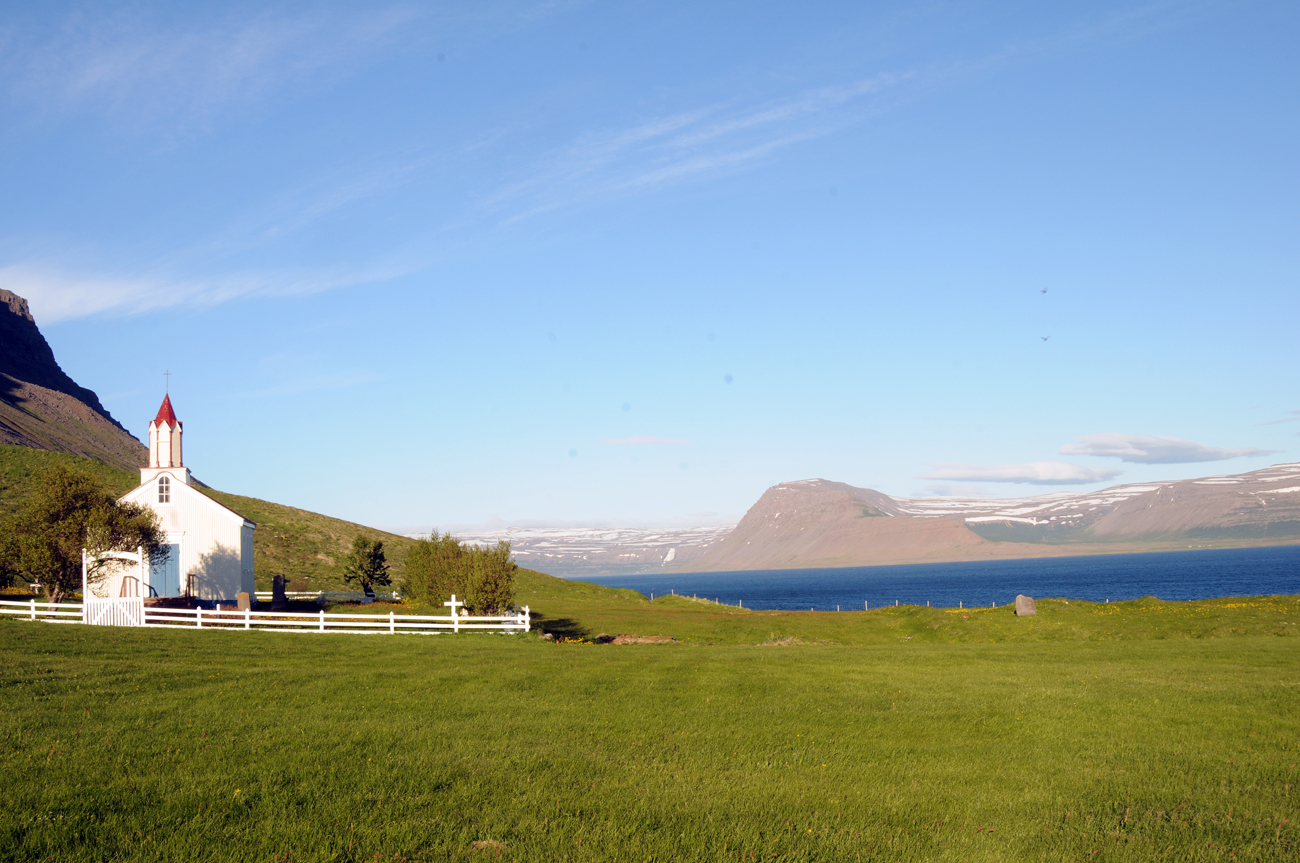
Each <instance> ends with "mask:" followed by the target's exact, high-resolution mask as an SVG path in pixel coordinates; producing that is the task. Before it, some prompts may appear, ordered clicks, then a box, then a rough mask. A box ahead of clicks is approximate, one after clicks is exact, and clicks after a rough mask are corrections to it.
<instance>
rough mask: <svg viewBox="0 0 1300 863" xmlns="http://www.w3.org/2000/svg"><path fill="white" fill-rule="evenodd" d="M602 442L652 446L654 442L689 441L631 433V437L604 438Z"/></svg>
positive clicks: (619, 444) (673, 442)
mask: <svg viewBox="0 0 1300 863" xmlns="http://www.w3.org/2000/svg"><path fill="white" fill-rule="evenodd" d="M602 443H607V444H613V445H615V446H654V445H656V444H676V443H689V441H684V440H676V439H674V438H670V437H653V436H650V435H633V436H632V437H610V438H605V440H603V441H602Z"/></svg>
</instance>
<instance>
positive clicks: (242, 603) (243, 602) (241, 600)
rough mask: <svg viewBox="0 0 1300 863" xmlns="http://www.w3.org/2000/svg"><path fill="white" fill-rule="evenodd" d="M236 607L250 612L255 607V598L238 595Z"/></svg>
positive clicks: (244, 594)
mask: <svg viewBox="0 0 1300 863" xmlns="http://www.w3.org/2000/svg"><path fill="white" fill-rule="evenodd" d="M235 605H236V607H237V608H238V609H239V610H240V611H248V610H249V609H250V608H252V607H253V598H252V597H251V596H249V595H248V594H247V593H240V594H236V596H235Z"/></svg>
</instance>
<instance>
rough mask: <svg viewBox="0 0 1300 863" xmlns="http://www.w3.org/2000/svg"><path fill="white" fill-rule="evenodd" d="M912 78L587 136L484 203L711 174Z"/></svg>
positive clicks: (532, 210) (832, 122)
mask: <svg viewBox="0 0 1300 863" xmlns="http://www.w3.org/2000/svg"><path fill="white" fill-rule="evenodd" d="M915 77H916V75H915V73H911V72H908V73H899V74H889V73H882V74H879V75H876V76H874V77H871V78H867V79H863V80H859V81H854V82H850V83H847V84H842V85H837V86H830V87H820V88H814V89H809V90H805V91H802V92H799V93H796V94H793V95H790V96H786V97H782V98H778V99H773V100H767V101H763V102H759V103H751V104H734V103H731V104H714V105H707V106H703V107H699V108H694V109H691V110H687V111H679V112H674V113H672V114H668V115H665V116H662V117H656V118H652V119H648V120H642V121H640V122H637V123H635V124H632V125H630V126H627V127H623V128H616V129H608V130H605V131H602V132H594V133H588V134H584V135H582V136H579V137H578V138H576V139H574V140H573V141H572V142H571V143H569V144H567V145H565V146H562V147H559V148H557V149H555V150H553V151H552V152H551V153H550V154H548V155H547V156H545V157H543V158H542V159H540V160H538V161H537V162H535V163H534V164H533V165H532V166H530V168H529V169H528V170H527V171H525V172H524V173H523V174H522V175H521V176H519V177H517V178H515V179H514V180H512V181H511V182H508V183H506V184H505V185H503V186H502V187H501V188H499V189H497V190H496V191H495V192H492V193H490V194H487V195H485V196H483V197H482V198H481V199H480V202H479V207H480V208H481V209H483V210H485V211H493V212H497V211H505V212H507V213H508V217H507V218H508V220H515V219H520V218H526V217H528V216H532V215H536V214H539V213H544V212H549V211H552V210H555V209H558V208H560V207H565V206H569V205H572V204H577V203H580V202H583V201H588V200H593V199H602V198H605V197H609V196H614V195H618V194H625V193H628V192H631V191H638V190H646V189H651V188H658V187H663V186H667V185H670V184H674V183H680V182H684V181H687V180H691V179H699V178H705V177H710V176H714V175H717V174H721V173H725V172H727V171H733V170H738V169H741V168H743V167H745V166H747V165H750V164H753V163H756V162H759V161H761V160H762V159H764V158H766V157H768V156H770V155H771V154H773V153H775V152H776V151H778V150H781V149H784V148H787V147H790V146H792V145H794V144H798V143H800V142H803V141H809V140H812V139H814V138H819V137H822V136H824V135H827V134H830V133H831V132H834V131H836V130H838V129H840V128H842V127H844V126H845V125H847V124H849V123H853V122H856V121H858V120H860V119H861V118H862V117H863V116H864V115H865V113H866V112H867V111H868V110H869V108H870V101H869V99H870V97H872V96H878V95H881V94H883V93H886V92H888V91H890V90H894V89H896V88H898V87H899V86H900V85H903V84H905V83H907V82H908V81H910V80H912V79H913V78H915Z"/></svg>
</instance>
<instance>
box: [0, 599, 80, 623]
mask: <svg viewBox="0 0 1300 863" xmlns="http://www.w3.org/2000/svg"><path fill="white" fill-rule="evenodd" d="M0 614H7V615H11V616H13V617H24V618H27V619H28V620H58V621H61V622H63V623H81V622H82V616H81V615H82V611H81V603H79V602H58V603H55V602H45V601H44V600H35V599H31V600H23V601H21V602H14V601H11V600H0Z"/></svg>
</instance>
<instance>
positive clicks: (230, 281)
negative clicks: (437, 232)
mask: <svg viewBox="0 0 1300 863" xmlns="http://www.w3.org/2000/svg"><path fill="white" fill-rule="evenodd" d="M397 275H400V271H396V270H383V269H375V270H370V271H353V272H344V273H340V272H329V273H328V274H327V273H319V272H310V271H288V270H281V271H266V272H260V273H243V274H236V275H232V276H226V277H220V278H213V279H207V280H204V279H183V278H178V279H172V278H168V277H166V276H161V275H160V276H149V277H130V276H126V277H115V276H104V275H79V274H75V273H68V272H64V271H60V270H57V269H54V268H47V267H42V266H38V265H30V264H22V265H14V266H8V267H2V268H0V288H3V289H6V290H10V291H13V292H14V293H16V294H18V295H20V296H23V297H26V298H27V300H28V301H30V303H31V306H32V314H33V316H34V317H36V318H37V320H38V321H39V322H40V323H42V324H46V323H54V322H56V321H62V320H68V319H71V318H83V317H88V316H90V315H96V314H102V313H106V312H115V313H120V314H139V313H142V312H149V311H154V310H157V309H165V308H174V307H177V306H186V305H189V306H213V305H217V304H219V303H224V302H227V301H229V300H233V299H236V298H239V297H247V296H295V295H305V294H314V293H319V292H321V291H329V290H333V289H335V288H340V287H348V286H352V285H358V284H365V283H368V282H376V281H383V280H385V279H388V278H393V277H395V276H397Z"/></svg>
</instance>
